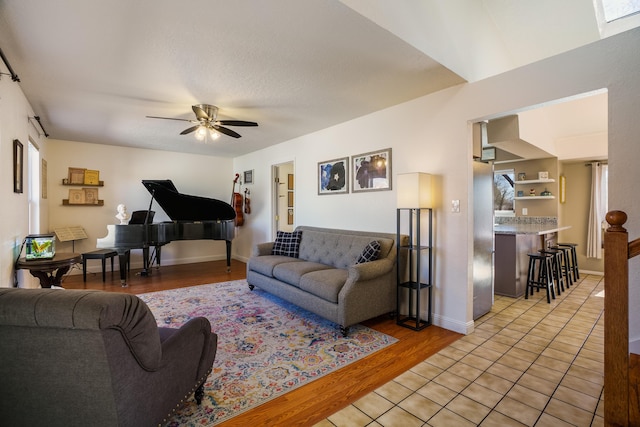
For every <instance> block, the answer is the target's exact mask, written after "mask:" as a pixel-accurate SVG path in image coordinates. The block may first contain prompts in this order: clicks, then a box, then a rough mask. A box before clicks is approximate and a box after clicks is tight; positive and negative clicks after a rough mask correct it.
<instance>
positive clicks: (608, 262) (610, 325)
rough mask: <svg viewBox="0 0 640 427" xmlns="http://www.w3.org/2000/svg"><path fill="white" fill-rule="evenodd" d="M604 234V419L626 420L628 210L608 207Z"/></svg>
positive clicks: (611, 422) (614, 423)
mask: <svg viewBox="0 0 640 427" xmlns="http://www.w3.org/2000/svg"><path fill="white" fill-rule="evenodd" d="M606 220H607V222H608V223H609V228H607V230H606V232H605V235H604V253H605V263H604V289H605V291H604V296H605V297H604V350H605V351H604V390H605V392H604V419H605V424H606V425H609V426H617V425H619V426H626V425H628V424H629V284H628V282H629V233H627V230H626V229H625V228H624V227H623V225H624V223H625V222H627V214H626V213H624V212H622V211H610V212H608V213H607V215H606Z"/></svg>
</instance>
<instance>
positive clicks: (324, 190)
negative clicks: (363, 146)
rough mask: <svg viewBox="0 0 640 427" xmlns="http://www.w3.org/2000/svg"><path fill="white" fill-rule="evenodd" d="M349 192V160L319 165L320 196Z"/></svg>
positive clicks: (345, 158) (332, 161)
mask: <svg viewBox="0 0 640 427" xmlns="http://www.w3.org/2000/svg"><path fill="white" fill-rule="evenodd" d="M348 192H349V158H348V157H343V158H341V159H333V160H325V161H324V162H319V163H318V194H319V195H323V194H345V193H348Z"/></svg>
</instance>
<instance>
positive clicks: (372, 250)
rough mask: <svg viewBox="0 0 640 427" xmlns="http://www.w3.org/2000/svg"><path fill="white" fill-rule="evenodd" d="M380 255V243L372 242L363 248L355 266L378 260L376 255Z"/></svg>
mask: <svg viewBox="0 0 640 427" xmlns="http://www.w3.org/2000/svg"><path fill="white" fill-rule="evenodd" d="M379 254H380V242H378V241H377V240H374V241H373V242H369V244H368V245H367V246H366V247H365V248H364V250H363V251H362V253H361V254H360V256H359V257H358V260H357V261H356V264H362V263H363V262H369V261H375V260H377V259H378V255H379Z"/></svg>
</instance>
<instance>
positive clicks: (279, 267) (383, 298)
mask: <svg viewBox="0 0 640 427" xmlns="http://www.w3.org/2000/svg"><path fill="white" fill-rule="evenodd" d="M295 231H296V232H300V233H301V238H300V244H299V255H298V257H292V256H285V255H273V254H272V251H273V247H274V242H268V243H261V244H258V245H257V246H256V247H255V248H254V250H253V253H252V255H251V257H250V258H249V261H248V262H247V282H248V283H249V288H250V289H253V288H254V287H255V286H257V287H259V288H261V289H263V290H265V291H267V292H269V293H271V294H273V295H276V296H278V297H280V298H282V299H284V300H287V301H289V302H292V303H294V304H296V305H298V306H299V307H302V308H304V309H306V310H309V311H311V312H313V313H316V314H318V315H320V316H322V317H324V318H326V319H328V320H330V321H332V322H334V323H336V324H337V325H339V327H340V330H341V332H342V334H343V335H345V336H346V335H347V334H348V330H349V329H348V328H349V326H352V325H355V324H357V323H359V322H362V321H364V320H367V319H371V318H373V317H376V316H380V315H382V314H387V313H393V312H395V310H396V298H397V290H396V255H397V251H396V242H395V241H396V235H395V234H388V233H375V232H364V231H349V230H338V229H330V228H318V227H307V226H300V227H297V228H296V230H295ZM401 238H402V239H403V242H401V243H402V244H406V243H407V241H408V237H407V236H402V237H401ZM372 241H377V242H379V244H380V253H379V254H378V257H377V259H376V260H375V261H369V262H364V263H360V264H356V260H357V259H358V257H359V256H360V254H361V253H362V252H363V250H364V248H365V247H366V246H367V245H368V244H369V243H370V242H372Z"/></svg>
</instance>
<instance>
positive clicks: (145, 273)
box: [140, 246, 150, 277]
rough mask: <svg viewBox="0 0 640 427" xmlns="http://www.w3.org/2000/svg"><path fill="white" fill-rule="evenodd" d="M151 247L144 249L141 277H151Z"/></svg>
mask: <svg viewBox="0 0 640 427" xmlns="http://www.w3.org/2000/svg"><path fill="white" fill-rule="evenodd" d="M149 273H150V272H149V246H144V247H143V248H142V271H141V272H140V275H141V276H143V277H144V276H148V275H149Z"/></svg>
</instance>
